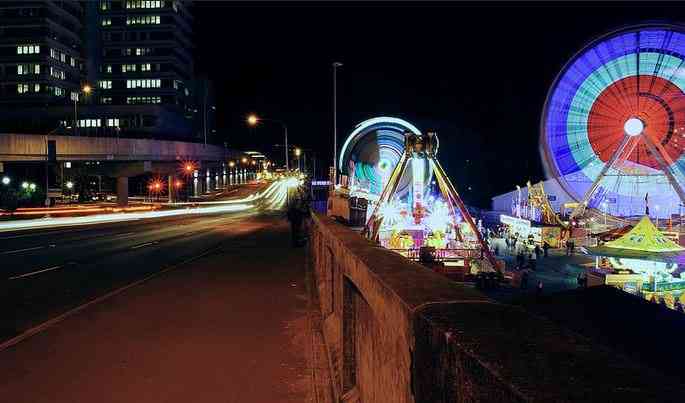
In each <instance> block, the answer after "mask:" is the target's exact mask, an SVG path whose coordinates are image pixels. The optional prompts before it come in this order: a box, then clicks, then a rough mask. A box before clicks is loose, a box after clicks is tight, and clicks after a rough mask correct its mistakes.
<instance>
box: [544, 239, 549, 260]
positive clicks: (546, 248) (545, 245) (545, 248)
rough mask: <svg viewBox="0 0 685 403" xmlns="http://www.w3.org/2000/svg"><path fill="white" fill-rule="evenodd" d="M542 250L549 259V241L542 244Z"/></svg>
mask: <svg viewBox="0 0 685 403" xmlns="http://www.w3.org/2000/svg"><path fill="white" fill-rule="evenodd" d="M542 250H543V251H544V252H545V257H547V256H548V254H547V253H548V251H549V244H548V243H547V241H545V243H544V244H542Z"/></svg>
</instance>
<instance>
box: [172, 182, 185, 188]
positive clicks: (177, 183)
mask: <svg viewBox="0 0 685 403" xmlns="http://www.w3.org/2000/svg"><path fill="white" fill-rule="evenodd" d="M174 185H175V186H176V187H177V188H180V187H181V186H182V185H183V182H181V181H176V183H174Z"/></svg>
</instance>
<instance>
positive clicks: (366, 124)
mask: <svg viewBox="0 0 685 403" xmlns="http://www.w3.org/2000/svg"><path fill="white" fill-rule="evenodd" d="M377 125H397V126H399V127H401V128H403V129H405V130H409V131H411V132H413V133H414V134H418V135H421V131H420V130H419V129H418V128H417V127H416V126H414V125H413V124H411V123H409V122H408V121H406V120H404V119H402V118H398V117H394V116H377V117H373V118H369V119H366V120H364V121H362V122H360V123H358V124H357V125H356V126H355V127H354V129H353V130H352V132H351V133H350V134H349V135H348V136H347V138H346V139H345V143H343V146H342V147H341V148H340V154H339V156H338V161H336V163H337V164H338V169H339V170H340V171H341V172H344V170H345V169H346V166H345V160H344V159H345V154H346V152H347V148H348V147H350V146H351V144H352V143H353V142H354V141H355V140H358V138H359V137H360V136H361V135H363V134H364V132H365V130H367V129H369V128H371V129H370V130H374V129H373V128H374V126H377Z"/></svg>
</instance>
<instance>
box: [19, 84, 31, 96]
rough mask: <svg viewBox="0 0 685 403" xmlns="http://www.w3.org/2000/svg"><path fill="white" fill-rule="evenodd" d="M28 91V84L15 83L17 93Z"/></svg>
mask: <svg viewBox="0 0 685 403" xmlns="http://www.w3.org/2000/svg"><path fill="white" fill-rule="evenodd" d="M27 92H29V85H28V84H17V93H18V94H25V93H27Z"/></svg>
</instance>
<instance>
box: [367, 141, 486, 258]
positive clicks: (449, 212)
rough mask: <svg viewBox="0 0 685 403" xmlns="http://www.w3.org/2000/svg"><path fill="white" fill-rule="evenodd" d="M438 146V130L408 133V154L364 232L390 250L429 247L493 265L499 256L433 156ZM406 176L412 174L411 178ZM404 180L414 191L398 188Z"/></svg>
mask: <svg viewBox="0 0 685 403" xmlns="http://www.w3.org/2000/svg"><path fill="white" fill-rule="evenodd" d="M437 148H438V137H437V135H436V134H435V133H431V132H429V133H426V134H425V135H424V134H420V133H419V134H417V133H412V132H406V133H405V134H404V152H403V153H402V155H401V157H400V160H399V161H398V164H397V165H396V167H395V169H394V170H393V172H392V174H391V175H390V178H389V179H388V183H387V185H386V186H385V187H384V189H383V192H382V193H381V195H380V197H379V200H378V203H377V204H376V206H375V208H374V210H373V212H372V213H371V216H370V218H369V220H368V222H367V224H366V229H365V233H366V234H367V236H368V237H369V239H371V240H374V241H376V242H379V243H380V244H381V245H382V246H384V247H387V248H389V249H396V250H400V251H402V250H412V249H419V248H421V247H423V246H430V247H434V248H435V249H436V250H439V251H441V252H440V253H441V256H444V257H455V258H456V257H469V258H480V257H484V258H486V259H487V261H488V262H489V263H490V265H492V268H495V267H497V262H496V260H495V257H494V256H493V255H492V253H491V252H490V249H489V248H488V247H487V245H486V244H485V241H484V239H483V237H482V235H481V233H480V232H479V230H478V227H477V226H476V223H475V222H474V221H473V218H472V217H471V214H469V212H468V210H467V208H466V205H465V204H464V202H463V201H462V200H461V197H459V193H457V190H456V189H455V187H454V185H452V182H451V181H450V179H449V178H448V177H447V175H446V174H445V171H444V170H443V168H442V166H441V165H440V162H438V160H437V159H436V158H435V154H436V152H437ZM408 175H410V176H411V178H410V179H409V180H408V181H407V176H408ZM426 178H428V180H426ZM433 179H434V180H433ZM401 182H409V183H410V184H411V188H410V191H408V192H398V188H399V184H400V183H401Z"/></svg>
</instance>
